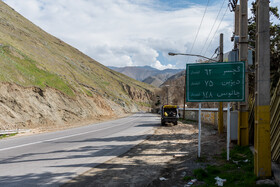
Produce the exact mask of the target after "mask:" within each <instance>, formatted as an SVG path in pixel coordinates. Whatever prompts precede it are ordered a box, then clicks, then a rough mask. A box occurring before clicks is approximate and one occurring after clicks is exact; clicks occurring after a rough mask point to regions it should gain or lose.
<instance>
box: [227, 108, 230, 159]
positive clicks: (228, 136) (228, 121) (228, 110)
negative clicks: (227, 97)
mask: <svg viewBox="0 0 280 187" xmlns="http://www.w3.org/2000/svg"><path fill="white" fill-rule="evenodd" d="M229 144H230V103H228V104H227V160H228V161H229Z"/></svg>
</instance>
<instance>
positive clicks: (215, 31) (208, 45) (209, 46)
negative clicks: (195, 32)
mask: <svg viewBox="0 0 280 187" xmlns="http://www.w3.org/2000/svg"><path fill="white" fill-rule="evenodd" d="M227 10H228V9H226V11H225V13H224V15H223V17H222V19H221V21H220V23H219V25H218V27H217V29H216V31H215V34H214V35H213V37H212V39H211V41H210V43H209V45H208V46H207V48H206V50H205V52H204V55H203V56H205V54H206V52H207V50H208V48H209V47H210V45H211V43H212V41H213V39H214V37H215V35H216V33H217V31H218V30H219V28H220V26H221V23H222V21H223V19H224V17H225V15H226V13H227Z"/></svg>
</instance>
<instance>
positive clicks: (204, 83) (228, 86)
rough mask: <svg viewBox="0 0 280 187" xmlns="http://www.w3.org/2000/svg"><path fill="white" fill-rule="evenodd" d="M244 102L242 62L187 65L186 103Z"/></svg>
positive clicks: (243, 68)
mask: <svg viewBox="0 0 280 187" xmlns="http://www.w3.org/2000/svg"><path fill="white" fill-rule="evenodd" d="M244 100H245V63H244V62H218V63H199V64H187V67H186V101H187V102H233V101H244Z"/></svg>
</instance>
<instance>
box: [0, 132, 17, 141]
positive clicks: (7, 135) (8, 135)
mask: <svg viewBox="0 0 280 187" xmlns="http://www.w3.org/2000/svg"><path fill="white" fill-rule="evenodd" d="M15 135H17V133H13V134H3V135H0V140H1V139H4V138H8V137H12V136H15Z"/></svg>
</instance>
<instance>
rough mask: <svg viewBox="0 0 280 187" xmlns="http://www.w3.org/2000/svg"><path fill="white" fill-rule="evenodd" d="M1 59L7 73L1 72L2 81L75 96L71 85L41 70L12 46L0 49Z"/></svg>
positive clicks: (0, 79) (0, 78)
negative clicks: (50, 88) (52, 89)
mask: <svg viewBox="0 0 280 187" xmlns="http://www.w3.org/2000/svg"><path fill="white" fill-rule="evenodd" d="M0 58H1V61H2V66H4V68H5V71H1V76H0V81H7V82H14V83H17V84H20V85H23V86H38V87H40V88H42V89H44V88H45V87H47V86H48V87H52V88H55V89H57V90H59V91H61V92H63V93H65V94H67V95H68V96H74V92H73V91H72V90H71V88H70V87H69V85H68V84H67V83H66V82H65V81H63V80H62V79H61V78H60V77H59V76H58V75H56V74H54V73H50V72H48V71H45V70H42V69H39V68H38V67H37V66H36V62H35V61H34V60H32V59H31V58H29V57H27V56H26V55H24V54H23V53H22V52H21V51H19V50H16V49H14V48H13V47H12V46H7V45H5V46H1V47H0Z"/></svg>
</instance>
